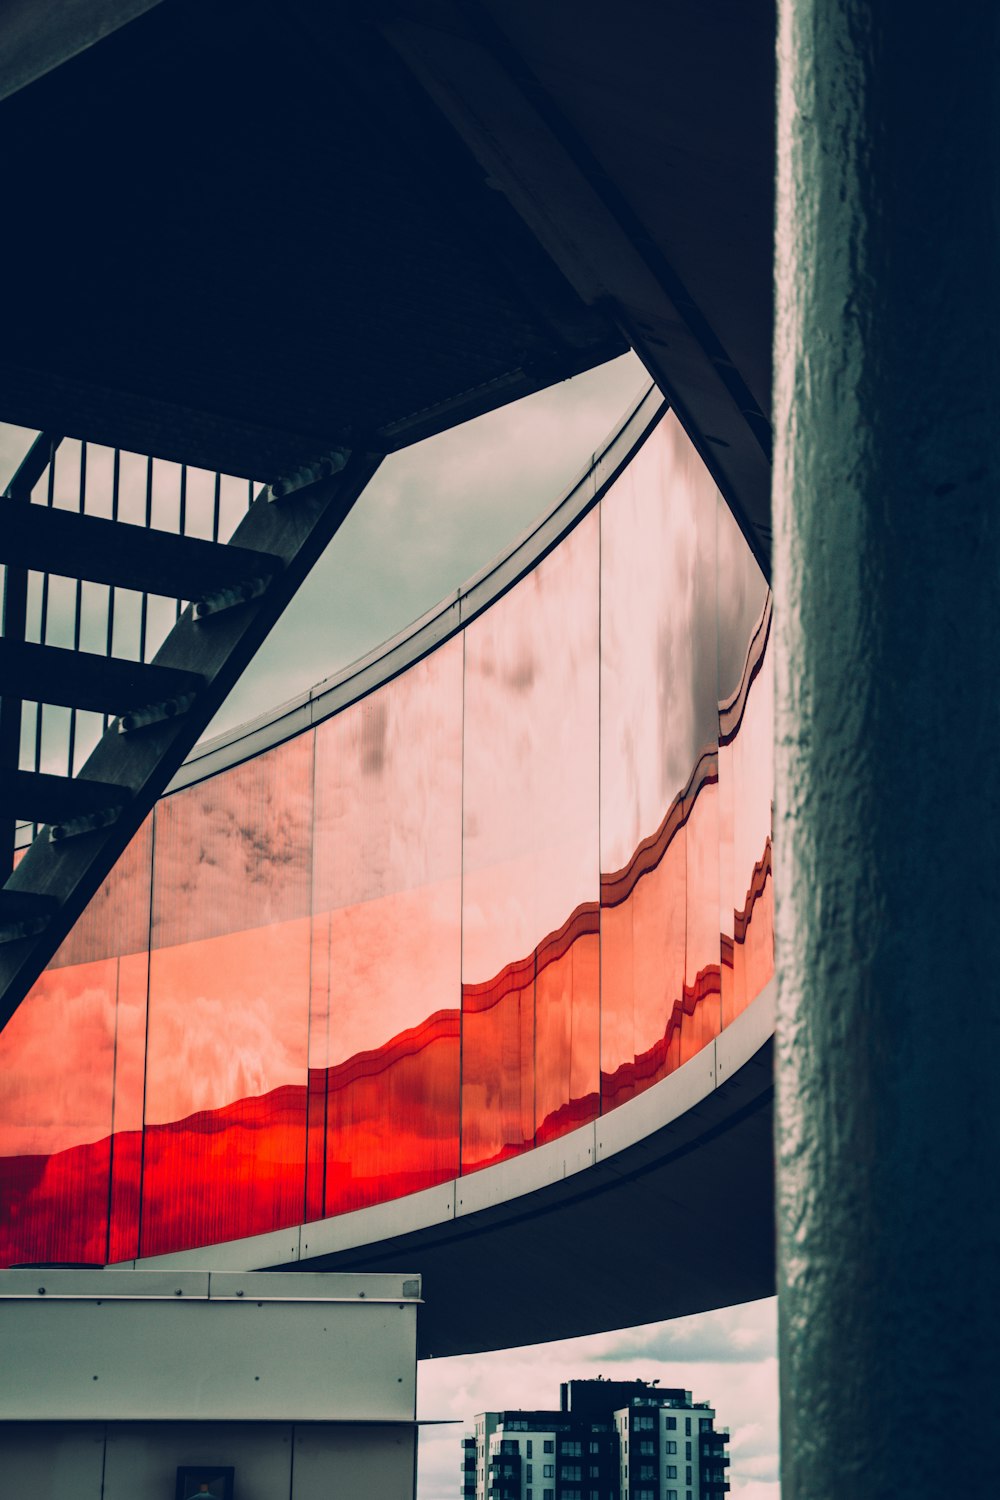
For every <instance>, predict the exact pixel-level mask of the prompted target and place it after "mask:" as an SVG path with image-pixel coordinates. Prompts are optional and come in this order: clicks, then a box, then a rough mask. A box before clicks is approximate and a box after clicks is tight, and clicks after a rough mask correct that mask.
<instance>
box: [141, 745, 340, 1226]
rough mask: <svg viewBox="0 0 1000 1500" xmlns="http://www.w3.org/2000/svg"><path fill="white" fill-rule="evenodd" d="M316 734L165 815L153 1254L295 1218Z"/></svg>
mask: <svg viewBox="0 0 1000 1500" xmlns="http://www.w3.org/2000/svg"><path fill="white" fill-rule="evenodd" d="M312 761H313V745H312V738H311V736H303V737H301V738H299V739H297V740H292V741H290V742H289V743H288V744H285V745H282V746H279V747H278V748H277V749H275V750H272V751H269V752H268V753H267V754H266V755H262V756H260V757H258V758H257V759H255V760H253V761H250V762H247V763H246V764H245V765H242V766H238V767H236V768H235V769H234V770H232V771H229V772H227V773H226V774H225V775H223V776H218V777H215V778H214V779H213V780H211V781H207V782H204V783H201V784H199V785H197V786H194V787H190V788H188V789H186V790H185V791H183V792H178V793H176V794H175V795H173V796H171V797H168V798H167V799H165V801H163V802H162V803H160V804H159V806H158V807H157V810H156V829H155V834H156V836H155V856H154V873H153V929H152V931H153V948H152V952H151V955H150V971H149V1021H148V1049H147V1078H146V1132H145V1155H144V1168H143V1188H142V1234H141V1248H142V1253H143V1254H144V1255H151V1254H157V1253H160V1252H162V1251H166V1250H171V1249H175V1248H179V1247H181V1246H191V1245H202V1244H210V1243H214V1242H216V1241H219V1240H226V1239H233V1238H236V1237H239V1236H242V1235H248V1234H258V1233H262V1232H265V1231H267V1230H270V1229H277V1228H280V1227H282V1226H284V1225H288V1224H297V1223H299V1222H300V1221H301V1219H302V1217H303V1212H304V1206H305V1153H306V1109H307V1081H308V1025H309V998H310V987H309V963H310V919H309V915H308V910H309V876H310V863H311V860H310V856H311V847H312V840H311V822H312Z"/></svg>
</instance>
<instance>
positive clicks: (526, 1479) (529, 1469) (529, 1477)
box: [525, 1464, 535, 1484]
mask: <svg viewBox="0 0 1000 1500" xmlns="http://www.w3.org/2000/svg"><path fill="white" fill-rule="evenodd" d="M534 1467H535V1466H534V1464H529V1465H528V1472H527V1474H526V1476H525V1483H526V1484H531V1482H532V1479H531V1471H532V1469H533V1468H534Z"/></svg>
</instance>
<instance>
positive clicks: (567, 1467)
mask: <svg viewBox="0 0 1000 1500" xmlns="http://www.w3.org/2000/svg"><path fill="white" fill-rule="evenodd" d="M559 1478H560V1479H582V1478H583V1471H582V1469H581V1467H580V1465H579V1464H563V1466H562V1468H561V1469H560V1470H559Z"/></svg>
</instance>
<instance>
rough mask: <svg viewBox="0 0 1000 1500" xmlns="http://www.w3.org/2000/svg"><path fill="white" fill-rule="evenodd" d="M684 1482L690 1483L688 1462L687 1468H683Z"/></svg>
mask: <svg viewBox="0 0 1000 1500" xmlns="http://www.w3.org/2000/svg"><path fill="white" fill-rule="evenodd" d="M684 1483H685V1484H690V1483H691V1465H690V1464H688V1466H687V1468H686V1469H685V1470H684Z"/></svg>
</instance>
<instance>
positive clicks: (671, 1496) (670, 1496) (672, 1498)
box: [664, 1490, 677, 1500]
mask: <svg viewBox="0 0 1000 1500" xmlns="http://www.w3.org/2000/svg"><path fill="white" fill-rule="evenodd" d="M664 1500H677V1491H676V1490H667V1493H666V1495H665V1496H664Z"/></svg>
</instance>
